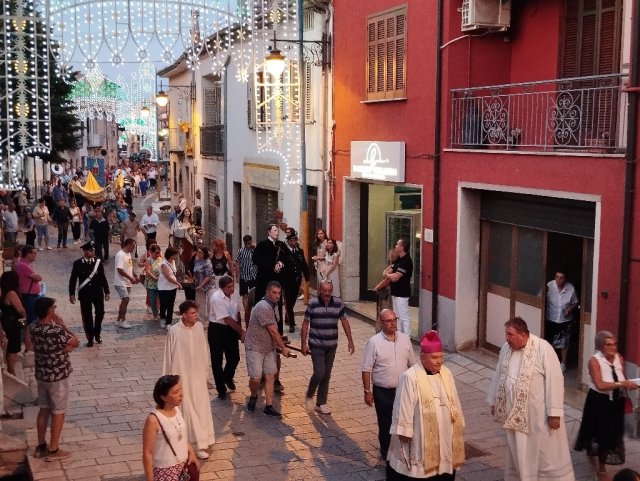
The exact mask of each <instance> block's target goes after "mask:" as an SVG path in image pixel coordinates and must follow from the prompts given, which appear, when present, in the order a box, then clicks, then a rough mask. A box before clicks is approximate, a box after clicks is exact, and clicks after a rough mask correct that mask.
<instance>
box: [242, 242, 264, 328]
mask: <svg viewBox="0 0 640 481" xmlns="http://www.w3.org/2000/svg"><path fill="white" fill-rule="evenodd" d="M242 242H243V244H244V247H242V248H241V249H240V250H239V251H238V254H237V255H236V264H237V265H238V270H239V271H240V297H241V298H242V307H243V308H244V318H245V322H249V314H250V313H251V309H250V308H249V289H251V288H252V287H255V286H256V274H257V273H258V266H257V265H255V264H254V263H253V249H255V247H256V245H255V244H254V243H253V238H252V237H251V236H250V235H246V236H244V237H243V238H242ZM259 300H260V299H258V301H259Z"/></svg>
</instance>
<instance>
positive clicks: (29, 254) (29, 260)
mask: <svg viewBox="0 0 640 481" xmlns="http://www.w3.org/2000/svg"><path fill="white" fill-rule="evenodd" d="M37 254H38V253H37V251H36V248H35V247H34V246H31V245H26V246H24V247H23V248H22V252H21V253H20V259H19V260H18V262H16V265H15V266H14V267H13V270H14V271H16V273H17V274H18V278H19V279H20V285H19V289H20V296H21V297H22V302H23V303H24V310H25V311H26V312H27V326H26V327H25V328H24V348H25V351H31V350H33V345H32V344H31V336H30V335H29V325H31V323H33V322H34V321H35V320H36V311H35V304H36V299H37V298H38V294H40V281H41V280H42V276H41V275H39V274H36V273H35V272H34V271H33V267H32V264H33V261H35V260H36V255H37Z"/></svg>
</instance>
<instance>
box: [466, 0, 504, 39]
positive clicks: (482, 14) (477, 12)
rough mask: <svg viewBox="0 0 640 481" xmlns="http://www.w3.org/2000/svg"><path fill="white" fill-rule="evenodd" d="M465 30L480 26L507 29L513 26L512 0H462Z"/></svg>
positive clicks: (475, 28)
mask: <svg viewBox="0 0 640 481" xmlns="http://www.w3.org/2000/svg"><path fill="white" fill-rule="evenodd" d="M460 12H461V13H462V26H461V28H460V29H461V30H462V31H463V32H466V31H469V30H477V29H479V28H493V29H500V30H505V29H507V28H509V27H510V26H511V0H462V7H461V8H460Z"/></svg>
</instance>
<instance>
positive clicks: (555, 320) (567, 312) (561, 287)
mask: <svg viewBox="0 0 640 481" xmlns="http://www.w3.org/2000/svg"><path fill="white" fill-rule="evenodd" d="M578 303H579V301H578V296H577V295H576V290H575V288H574V287H573V284H571V283H570V282H567V276H566V273H565V272H563V270H558V271H556V274H555V277H554V279H553V280H551V281H549V282H548V283H547V297H546V305H545V315H544V318H545V321H546V322H545V330H544V337H545V339H546V340H547V341H548V342H549V344H551V345H552V346H553V348H554V349H555V350H556V353H558V355H559V358H560V369H562V372H565V371H566V370H567V352H568V351H569V344H570V343H571V326H572V325H573V312H574V311H575V309H576V307H578Z"/></svg>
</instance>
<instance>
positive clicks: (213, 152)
mask: <svg viewBox="0 0 640 481" xmlns="http://www.w3.org/2000/svg"><path fill="white" fill-rule="evenodd" d="M200 154H202V155H210V156H220V157H222V156H223V155H224V125H213V126H209V127H200Z"/></svg>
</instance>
